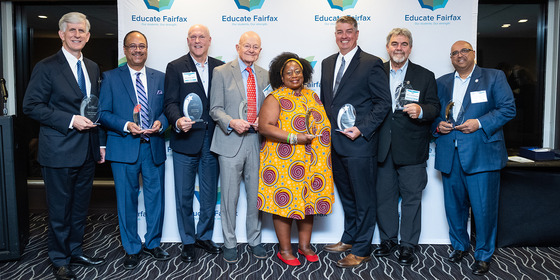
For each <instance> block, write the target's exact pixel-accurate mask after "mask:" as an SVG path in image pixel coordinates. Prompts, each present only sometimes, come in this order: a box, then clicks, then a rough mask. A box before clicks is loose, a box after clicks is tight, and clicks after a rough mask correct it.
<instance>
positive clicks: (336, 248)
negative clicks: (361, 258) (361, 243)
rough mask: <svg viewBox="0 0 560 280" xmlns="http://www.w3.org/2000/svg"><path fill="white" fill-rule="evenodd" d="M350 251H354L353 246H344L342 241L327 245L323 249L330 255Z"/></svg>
mask: <svg viewBox="0 0 560 280" xmlns="http://www.w3.org/2000/svg"><path fill="white" fill-rule="evenodd" d="M350 249H352V245H351V244H344V243H342V241H340V242H338V243H336V244H330V245H325V247H323V250H325V251H327V252H329V253H342V252H346V251H350Z"/></svg>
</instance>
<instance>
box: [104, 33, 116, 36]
mask: <svg viewBox="0 0 560 280" xmlns="http://www.w3.org/2000/svg"><path fill="white" fill-rule="evenodd" d="M113 35H115V33H105V36H113Z"/></svg>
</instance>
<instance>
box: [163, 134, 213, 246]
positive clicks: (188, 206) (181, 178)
mask: <svg viewBox="0 0 560 280" xmlns="http://www.w3.org/2000/svg"><path fill="white" fill-rule="evenodd" d="M210 137H211V135H210V134H209V132H208V131H206V134H205V136H204V143H203V144H202V150H201V151H200V152H199V153H198V154H194V155H187V154H182V153H178V152H175V151H173V173H174V177H175V202H176V209H177V222H178V226H179V235H180V236H181V241H182V243H183V244H193V243H194V242H195V240H196V239H200V240H212V235H213V233H214V217H215V215H216V211H215V210H216V200H217V198H218V197H217V196H218V174H219V169H218V158H217V156H216V154H214V153H212V152H210V142H211V140H210ZM197 174H198V183H199V192H198V193H199V196H198V198H199V203H200V215H199V219H198V223H197V225H196V234H195V224H194V215H193V198H194V191H195V179H196V175H197Z"/></svg>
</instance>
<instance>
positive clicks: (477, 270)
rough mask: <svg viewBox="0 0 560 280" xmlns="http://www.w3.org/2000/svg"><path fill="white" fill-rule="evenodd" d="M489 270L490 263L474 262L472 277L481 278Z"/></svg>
mask: <svg viewBox="0 0 560 280" xmlns="http://www.w3.org/2000/svg"><path fill="white" fill-rule="evenodd" d="M489 270H490V262H485V261H476V260H475V261H474V265H473V269H472V273H473V274H474V275H478V276H482V275H484V274H485V273H486V272H488V271H489Z"/></svg>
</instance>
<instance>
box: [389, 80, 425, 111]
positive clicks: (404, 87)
mask: <svg viewBox="0 0 560 280" xmlns="http://www.w3.org/2000/svg"><path fill="white" fill-rule="evenodd" d="M419 95H420V92H419V91H417V90H413V89H412V85H411V84H410V81H403V83H402V84H400V85H399V86H397V89H396V90H395V101H396V102H395V103H396V105H395V110H403V109H404V105H407V104H410V103H414V101H416V102H418V97H419Z"/></svg>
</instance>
